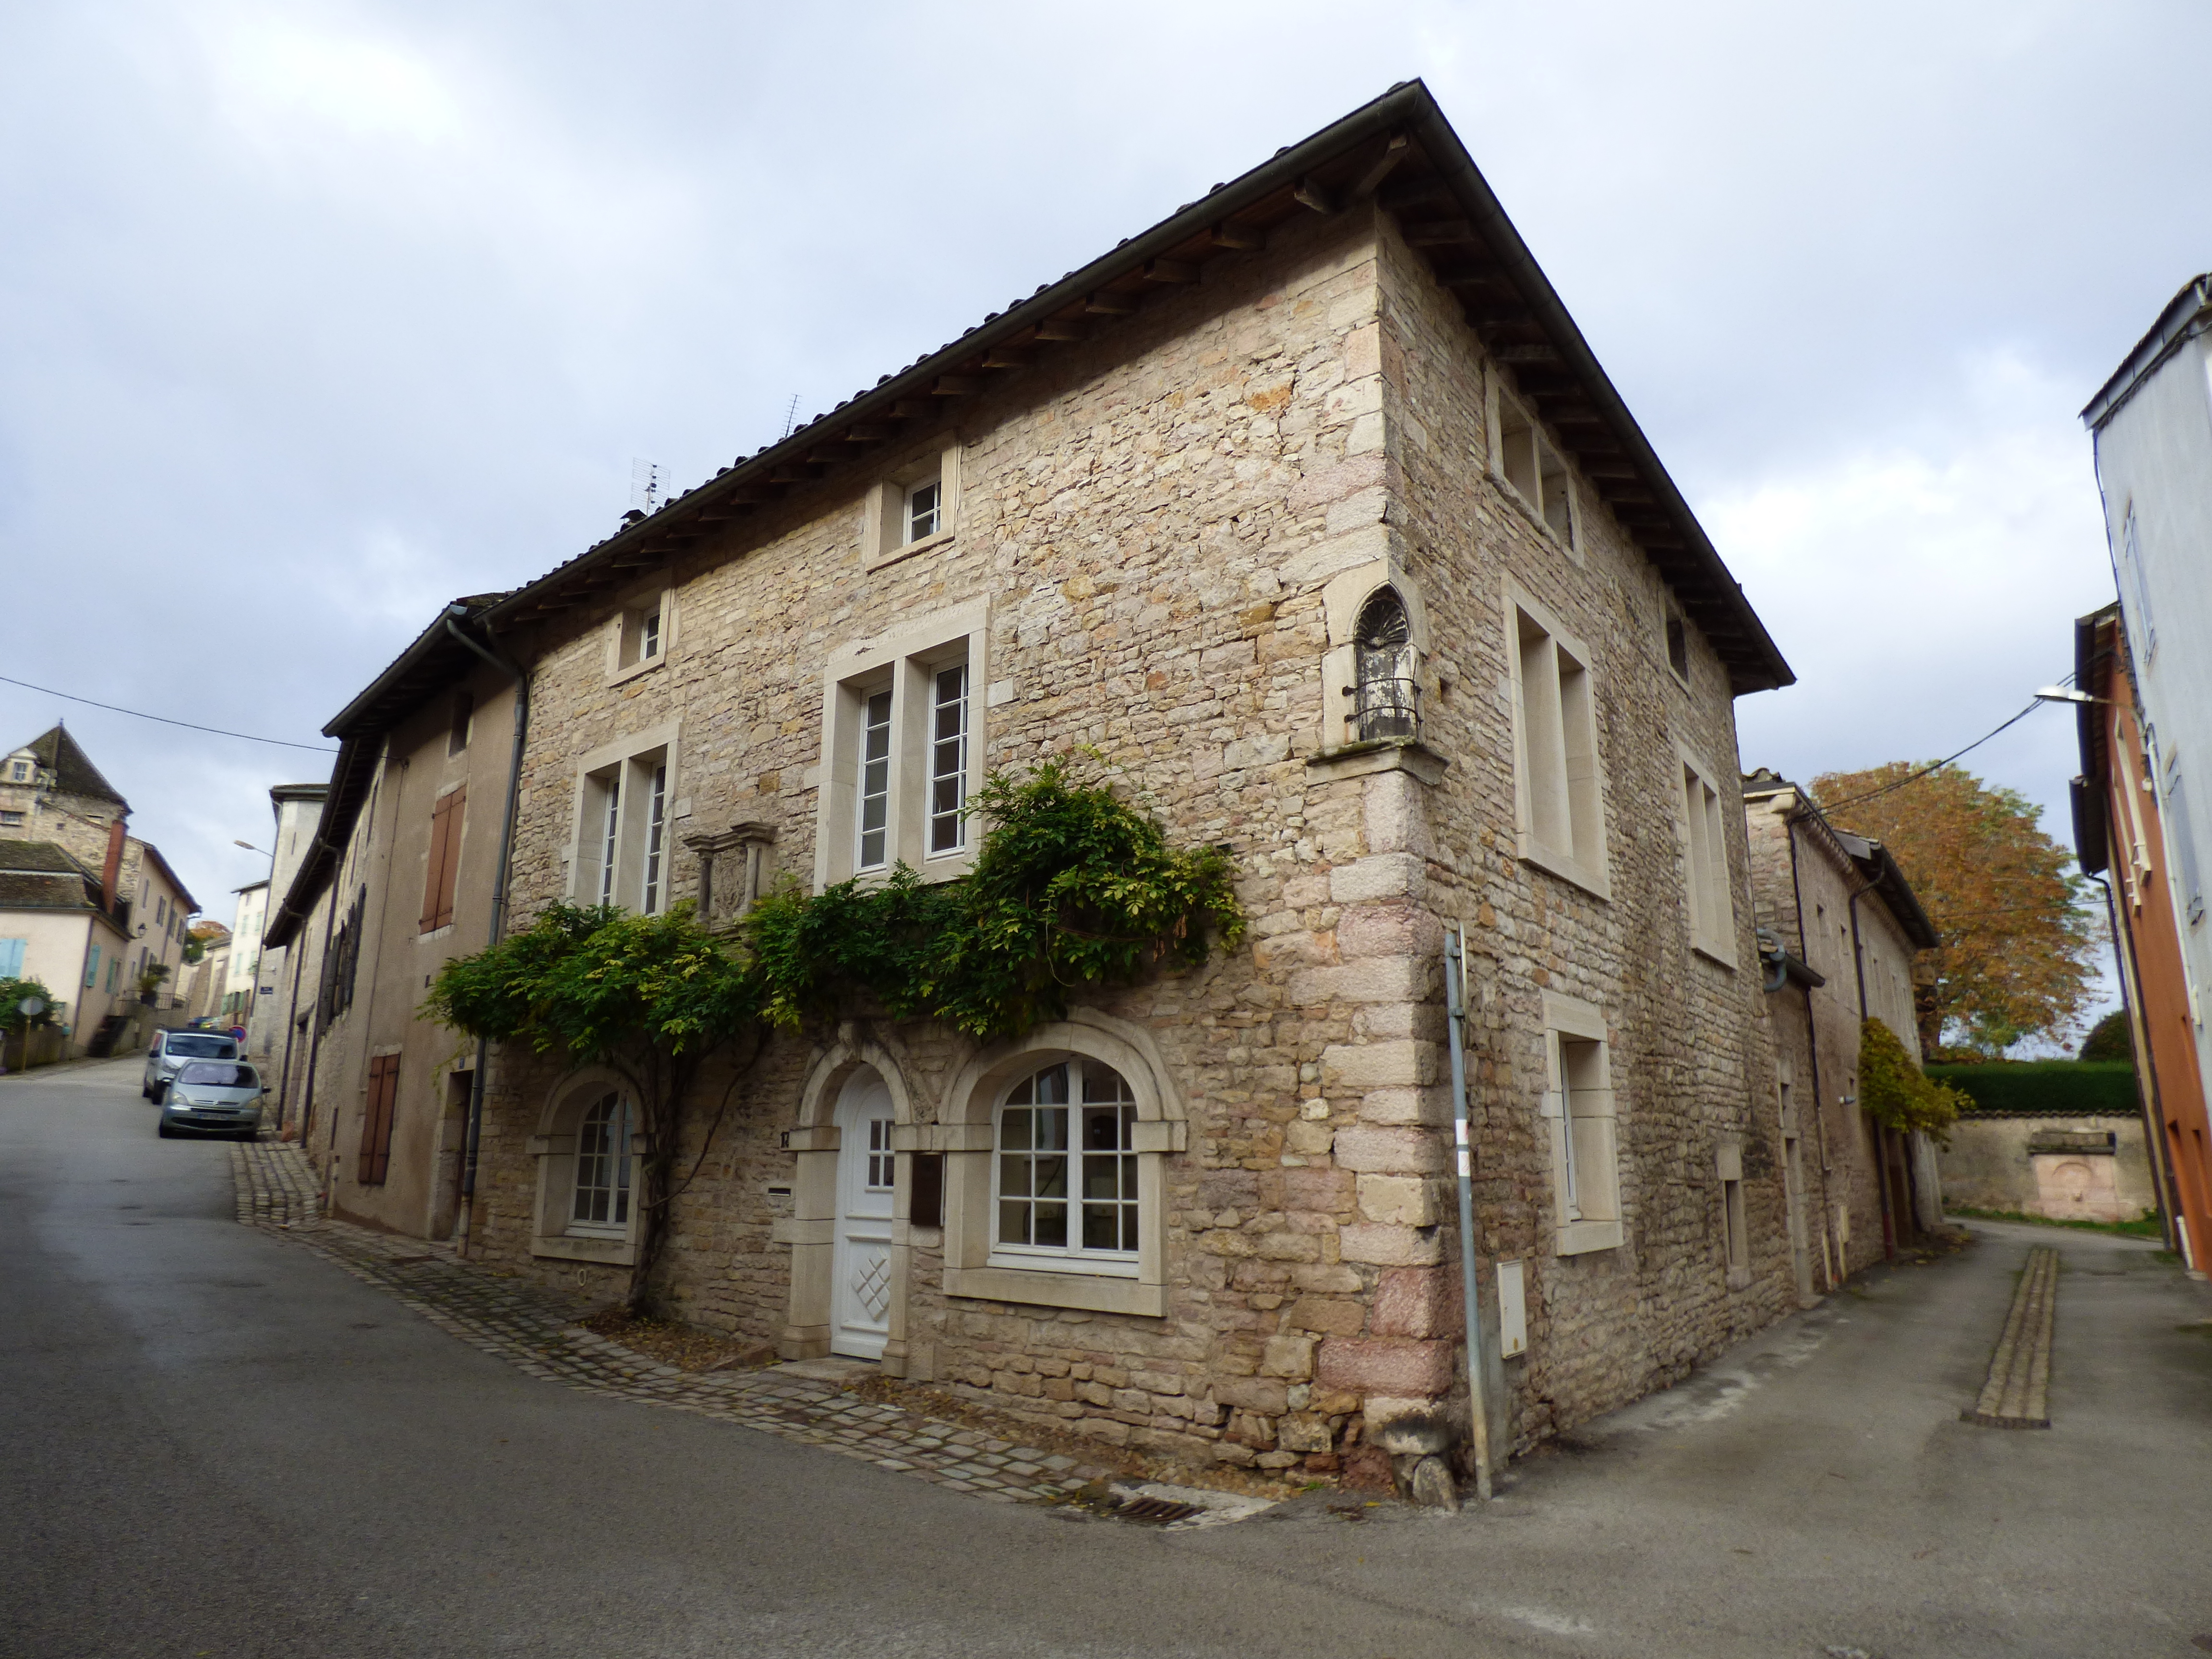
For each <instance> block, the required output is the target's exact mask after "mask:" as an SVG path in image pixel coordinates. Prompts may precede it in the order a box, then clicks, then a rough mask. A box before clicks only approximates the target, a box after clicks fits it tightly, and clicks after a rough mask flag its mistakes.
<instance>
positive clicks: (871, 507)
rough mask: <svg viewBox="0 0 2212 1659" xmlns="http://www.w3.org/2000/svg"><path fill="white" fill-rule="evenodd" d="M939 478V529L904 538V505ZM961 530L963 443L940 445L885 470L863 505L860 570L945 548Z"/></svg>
mask: <svg viewBox="0 0 2212 1659" xmlns="http://www.w3.org/2000/svg"><path fill="white" fill-rule="evenodd" d="M933 478H934V479H935V481H936V483H937V486H938V497H937V530H936V532H935V533H934V534H933V535H928V536H922V537H919V538H916V539H915V540H913V541H907V540H905V539H903V538H904V535H905V527H906V526H905V517H906V501H907V497H908V495H909V494H910V493H911V492H912V491H913V489H914V488H915V485H916V484H924V483H929V482H930V481H931V480H932V479H933ZM959 528H960V445H959V444H958V443H957V441H954V442H948V443H940V445H939V447H934V448H931V449H928V450H927V451H925V452H924V453H918V454H916V455H915V456H914V457H913V458H912V459H909V460H908V461H907V462H906V463H905V464H904V465H899V466H895V467H892V468H890V470H889V471H885V472H884V475H883V476H882V477H881V478H879V479H878V481H877V482H876V483H873V484H872V485H871V486H869V489H868V491H867V493H866V495H864V496H862V498H861V501H860V566H861V568H863V569H865V570H878V569H880V568H883V567H884V565H887V564H893V563H896V562H898V561H899V560H901V559H910V558H912V557H913V556H915V555H916V554H918V553H926V552H928V551H930V550H933V549H935V548H939V547H944V546H947V545H949V544H951V541H952V538H954V536H956V535H957V533H958V532H959Z"/></svg>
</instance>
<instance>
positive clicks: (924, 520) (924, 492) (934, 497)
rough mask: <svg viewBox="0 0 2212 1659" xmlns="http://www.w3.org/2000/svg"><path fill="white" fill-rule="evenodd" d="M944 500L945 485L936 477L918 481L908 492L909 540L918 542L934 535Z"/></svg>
mask: <svg viewBox="0 0 2212 1659" xmlns="http://www.w3.org/2000/svg"><path fill="white" fill-rule="evenodd" d="M943 501H944V487H943V485H942V484H941V483H939V480H937V479H935V478H932V479H930V480H929V481H928V482H927V483H918V484H916V485H915V486H914V487H913V488H912V489H908V491H907V492H906V526H905V529H906V536H905V540H906V541H908V542H918V541H921V539H923V538H925V537H928V536H934V535H935V534H936V533H937V526H938V521H939V517H940V516H941V515H940V513H939V507H940V505H941V503H942V502H943Z"/></svg>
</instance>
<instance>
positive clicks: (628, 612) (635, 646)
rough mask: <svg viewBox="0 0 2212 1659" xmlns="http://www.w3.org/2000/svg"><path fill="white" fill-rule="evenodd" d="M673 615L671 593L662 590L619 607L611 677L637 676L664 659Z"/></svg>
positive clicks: (653, 591)
mask: <svg viewBox="0 0 2212 1659" xmlns="http://www.w3.org/2000/svg"><path fill="white" fill-rule="evenodd" d="M674 612H675V606H674V603H673V599H672V597H671V591H670V590H669V589H667V588H665V587H663V588H658V589H653V590H651V591H648V592H644V593H642V594H640V595H638V596H636V597H635V598H633V599H631V600H630V601H629V603H628V604H626V605H623V607H622V609H621V610H620V611H618V612H617V614H616V617H615V631H614V660H613V662H612V663H611V665H610V671H611V673H612V675H613V677H614V678H617V679H626V678H629V676H631V675H633V674H641V673H643V672H645V671H646V670H647V669H649V668H652V667H653V666H655V665H657V664H659V662H661V661H662V660H663V659H665V658H666V656H667V654H668V645H669V627H670V622H671V617H673V615H674Z"/></svg>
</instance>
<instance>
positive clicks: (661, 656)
mask: <svg viewBox="0 0 2212 1659" xmlns="http://www.w3.org/2000/svg"><path fill="white" fill-rule="evenodd" d="M667 660H668V653H666V652H665V651H662V652H659V653H655V654H654V655H653V656H650V657H647V659H645V660H644V661H643V662H634V663H632V664H631V665H629V667H627V668H617V669H616V670H615V671H614V672H613V673H611V674H610V675H608V676H607V684H609V685H622V684H626V683H628V682H629V681H631V680H634V679H635V678H638V676H639V675H641V674H650V673H651V672H653V670H654V669H656V668H658V667H659V666H660V665H662V664H663V663H665V662H666V661H667Z"/></svg>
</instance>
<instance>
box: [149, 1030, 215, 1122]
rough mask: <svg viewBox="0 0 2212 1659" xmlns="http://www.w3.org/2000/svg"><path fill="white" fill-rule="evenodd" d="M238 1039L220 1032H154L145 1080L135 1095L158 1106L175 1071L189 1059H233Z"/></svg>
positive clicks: (175, 1075) (175, 1074) (174, 1077)
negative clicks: (139, 1095)
mask: <svg viewBox="0 0 2212 1659" xmlns="http://www.w3.org/2000/svg"><path fill="white" fill-rule="evenodd" d="M239 1058H240V1054H239V1052H238V1039H237V1038H236V1037H234V1036H229V1035H228V1033H226V1032H222V1031H156V1032H155V1033H154V1046H153V1047H152V1048H149V1049H147V1050H146V1079H145V1081H144V1082H143V1083H142V1084H140V1085H138V1092H139V1093H140V1094H142V1095H143V1096H145V1097H146V1098H147V1099H149V1100H150V1101H153V1102H154V1103H155V1104H157V1105H158V1104H159V1103H161V1101H163V1100H164V1099H166V1098H167V1096H168V1093H169V1085H171V1084H172V1083H173V1082H175V1081H176V1080H177V1068H178V1067H179V1066H182V1065H184V1064H185V1061H187V1060H237V1059H239Z"/></svg>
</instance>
